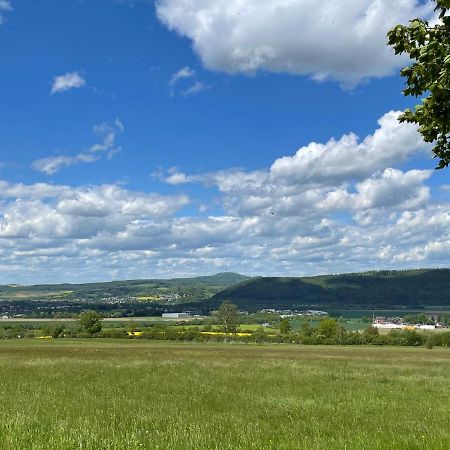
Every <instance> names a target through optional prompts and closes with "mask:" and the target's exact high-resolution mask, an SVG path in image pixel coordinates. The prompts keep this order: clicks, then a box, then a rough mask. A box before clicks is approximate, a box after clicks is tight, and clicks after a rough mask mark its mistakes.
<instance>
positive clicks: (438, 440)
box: [0, 340, 450, 450]
mask: <svg viewBox="0 0 450 450" xmlns="http://www.w3.org/2000/svg"><path fill="white" fill-rule="evenodd" d="M449 388H450V350H449V349H433V350H426V349H423V348H379V347H368V346H366V347H362V348H361V347H358V348H350V347H324V346H321V347H299V346H291V345H278V346H273V345H272V346H268V345H267V346H266V345H263V346H258V345H242V344H234V345H232V344H209V345H205V344H171V343H153V342H150V343H148V342H136V341H133V342H129V341H114V342H108V341H103V340H102V341H97V340H89V341H79V340H78V341H58V342H35V341H3V342H0V391H1V395H2V399H1V402H0V415H1V418H2V419H1V421H0V448H2V449H3V448H4V449H27V450H29V449H75V448H78V449H138V448H145V449H158V448H159V449H178V448H179V449H196V448H197V449H251V448H256V449H345V448H347V449H416V448H417V449H423V448H431V449H448V448H450V429H449V427H448V423H449V422H450V408H449V404H450V389H449Z"/></svg>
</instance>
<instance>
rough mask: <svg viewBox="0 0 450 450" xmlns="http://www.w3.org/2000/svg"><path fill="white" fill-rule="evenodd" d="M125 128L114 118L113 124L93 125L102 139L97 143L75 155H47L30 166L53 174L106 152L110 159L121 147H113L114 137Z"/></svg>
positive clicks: (90, 161)
mask: <svg viewBox="0 0 450 450" xmlns="http://www.w3.org/2000/svg"><path fill="white" fill-rule="evenodd" d="M124 130H125V127H124V126H123V124H122V122H121V121H120V120H119V119H116V120H115V122H114V124H113V125H109V124H107V123H102V124H100V125H96V126H95V127H94V133H95V134H96V135H97V136H98V137H99V138H101V139H102V142H101V143H99V144H94V145H92V146H91V147H90V148H89V149H88V150H86V151H83V152H81V153H78V154H77V155H75V156H66V155H59V156H48V157H45V158H40V159H38V160H36V161H34V162H33V164H32V165H31V167H32V168H33V169H34V170H37V171H38V172H42V173H45V174H47V175H53V174H55V173H57V172H59V171H60V170H61V169H62V168H64V167H70V166H75V165H77V164H81V163H93V162H96V161H99V160H100V159H101V158H102V154H106V158H107V159H111V158H112V157H113V156H114V155H115V154H116V153H118V152H120V151H121V147H115V139H116V136H117V134H118V133H122V132H123V131H124Z"/></svg>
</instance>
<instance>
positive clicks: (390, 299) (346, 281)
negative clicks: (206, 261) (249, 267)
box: [210, 269, 450, 309]
mask: <svg viewBox="0 0 450 450" xmlns="http://www.w3.org/2000/svg"><path fill="white" fill-rule="evenodd" d="M223 300H230V301H231V302H233V303H235V304H237V305H238V306H240V307H242V308H249V309H259V308H278V307H279V308H296V307H308V306H331V307H377V308H380V307H383V308H393V307H400V308H402V307H415V308H421V307H424V306H427V307H430V306H448V307H450V269H420V270H404V271H379V272H364V273H348V274H342V275H324V276H317V277H303V278H294V277H258V278H251V279H249V280H246V281H244V282H242V283H239V284H237V285H234V286H231V287H229V288H227V289H224V290H223V291H220V292H218V293H217V294H215V295H214V296H213V297H212V298H211V299H210V301H211V302H214V303H220V302H221V301H223Z"/></svg>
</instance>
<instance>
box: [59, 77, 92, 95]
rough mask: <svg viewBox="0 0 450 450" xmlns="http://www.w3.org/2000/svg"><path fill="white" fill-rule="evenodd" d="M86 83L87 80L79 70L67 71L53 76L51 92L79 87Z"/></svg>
mask: <svg viewBox="0 0 450 450" xmlns="http://www.w3.org/2000/svg"><path fill="white" fill-rule="evenodd" d="M85 85H86V80H85V79H84V78H83V76H82V75H80V74H79V73H78V72H67V73H66V74H64V75H59V76H56V77H54V78H53V83H52V89H51V94H52V95H53V94H55V93H58V92H65V91H69V90H70V89H78V88H81V87H83V86H85Z"/></svg>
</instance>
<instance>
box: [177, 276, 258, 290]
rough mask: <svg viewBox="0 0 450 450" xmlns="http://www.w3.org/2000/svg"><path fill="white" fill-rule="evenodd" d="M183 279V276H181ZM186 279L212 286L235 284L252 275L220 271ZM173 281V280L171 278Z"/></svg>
mask: <svg viewBox="0 0 450 450" xmlns="http://www.w3.org/2000/svg"><path fill="white" fill-rule="evenodd" d="M181 279H182V280H183V278H181ZM184 280H189V281H192V282H194V283H205V284H209V285H211V286H227V287H228V286H233V285H235V284H238V283H241V282H243V281H246V280H250V277H247V276H245V275H241V274H240V273H234V272H220V273H217V274H216V275H210V276H202V277H194V278H187V279H186V278H184ZM171 281H173V280H171Z"/></svg>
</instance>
